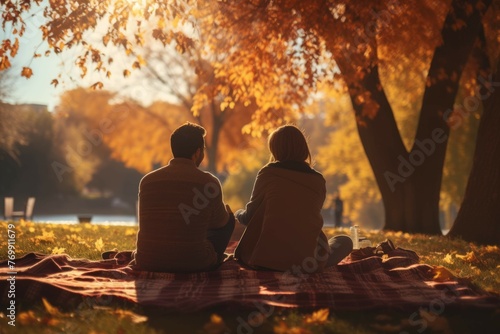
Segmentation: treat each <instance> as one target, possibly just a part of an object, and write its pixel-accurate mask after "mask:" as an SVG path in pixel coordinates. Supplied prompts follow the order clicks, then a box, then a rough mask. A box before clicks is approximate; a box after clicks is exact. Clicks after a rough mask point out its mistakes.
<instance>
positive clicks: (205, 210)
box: [135, 158, 229, 272]
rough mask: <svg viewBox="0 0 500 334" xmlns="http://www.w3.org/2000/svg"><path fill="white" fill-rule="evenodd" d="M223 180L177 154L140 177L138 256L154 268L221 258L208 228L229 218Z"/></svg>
mask: <svg viewBox="0 0 500 334" xmlns="http://www.w3.org/2000/svg"><path fill="white" fill-rule="evenodd" d="M228 218H229V215H228V213H227V211H226V208H225V205H224V202H223V198H222V190H221V185H220V182H219V180H218V179H217V178H216V177H215V176H213V175H212V174H210V173H208V172H203V171H201V170H199V169H198V168H197V167H196V165H195V164H194V162H193V161H191V160H189V159H184V158H175V159H172V160H170V163H169V164H168V165H167V166H165V167H162V168H160V169H157V170H155V171H153V172H151V173H149V174H147V175H146V176H144V178H143V179H142V180H141V183H140V186H139V231H138V233H137V249H136V254H135V261H136V264H137V266H138V267H139V268H141V269H143V270H149V271H165V272H190V271H200V270H207V269H210V268H211V267H213V266H214V265H216V264H217V254H216V252H215V250H214V248H213V246H212V244H211V243H210V242H209V241H208V240H207V230H208V229H212V228H220V227H222V226H224V225H225V224H226V223H227V221H228Z"/></svg>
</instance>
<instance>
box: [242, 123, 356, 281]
mask: <svg viewBox="0 0 500 334" xmlns="http://www.w3.org/2000/svg"><path fill="white" fill-rule="evenodd" d="M269 151H270V152H271V162H270V163H268V164H267V165H265V166H264V167H263V168H262V169H261V170H260V171H259V173H258V175H257V179H256V180H255V184H254V188H253V192H252V196H251V199H250V202H249V203H248V204H247V205H246V209H245V210H238V211H237V212H236V218H237V219H238V221H239V222H240V223H241V224H243V225H246V226H247V227H246V229H245V232H244V233H243V235H242V237H241V239H240V241H239V244H238V246H237V248H236V250H235V257H236V258H237V259H238V260H239V261H241V262H242V263H243V264H246V265H247V266H250V267H252V268H255V269H271V270H277V271H288V270H294V271H296V270H297V267H299V268H301V269H302V271H303V272H309V273H310V272H315V271H320V270H322V269H323V268H325V267H328V266H333V265H336V264H337V263H339V262H340V261H341V260H342V259H343V258H344V257H346V256H347V255H348V254H349V253H350V252H351V251H352V241H351V239H350V238H349V237H348V236H336V237H333V238H331V239H330V240H327V238H326V236H325V234H324V233H323V231H322V227H323V218H322V216H321V208H322V207H323V202H324V201H325V196H326V187H325V179H324V178H323V175H321V174H320V173H319V172H317V171H316V170H314V169H313V168H311V153H310V152H309V148H308V145H307V141H306V139H305V137H304V135H303V134H302V132H301V131H300V130H299V129H298V128H297V127H295V126H292V125H285V126H282V127H280V128H278V129H276V130H275V131H274V132H273V133H271V135H270V137H269Z"/></svg>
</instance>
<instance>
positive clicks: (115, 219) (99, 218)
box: [32, 214, 137, 226]
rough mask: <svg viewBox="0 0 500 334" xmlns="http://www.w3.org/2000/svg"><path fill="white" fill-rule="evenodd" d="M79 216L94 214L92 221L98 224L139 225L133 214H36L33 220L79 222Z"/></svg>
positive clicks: (61, 222) (38, 221)
mask: <svg viewBox="0 0 500 334" xmlns="http://www.w3.org/2000/svg"><path fill="white" fill-rule="evenodd" d="M78 216H92V220H91V223H92V224H96V225H125V226H135V225H137V219H136V217H135V216H133V215H92V214H81V215H80V214H74V215H34V216H33V219H32V220H33V221H34V222H37V223H52V224H79V221H78Z"/></svg>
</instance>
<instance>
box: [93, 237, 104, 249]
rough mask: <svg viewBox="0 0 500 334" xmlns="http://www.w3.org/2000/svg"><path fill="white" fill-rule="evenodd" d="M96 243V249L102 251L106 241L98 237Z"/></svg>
mask: <svg viewBox="0 0 500 334" xmlns="http://www.w3.org/2000/svg"><path fill="white" fill-rule="evenodd" d="M94 245H95V249H97V250H98V251H99V252H101V251H102V250H103V249H104V242H103V241H102V238H99V239H97V241H96V242H95V244H94Z"/></svg>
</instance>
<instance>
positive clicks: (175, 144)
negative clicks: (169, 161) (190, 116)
mask: <svg viewBox="0 0 500 334" xmlns="http://www.w3.org/2000/svg"><path fill="white" fill-rule="evenodd" d="M205 134H206V131H205V129H204V128H203V127H201V126H199V125H198V124H194V123H189V122H186V123H185V124H183V125H181V126H180V127H178V128H177V129H175V131H174V132H173V133H172V135H171V136H170V147H171V148H172V154H173V155H174V158H187V159H191V157H192V156H193V154H194V153H195V152H196V150H197V149H199V148H201V149H202V150H203V149H204V145H205V141H204V140H203V137H205Z"/></svg>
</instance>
